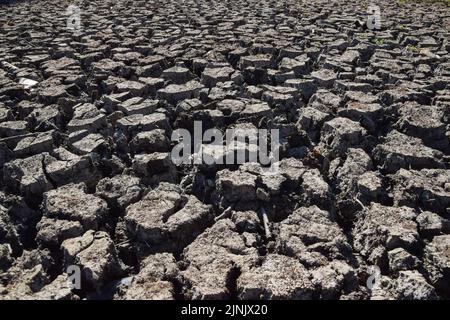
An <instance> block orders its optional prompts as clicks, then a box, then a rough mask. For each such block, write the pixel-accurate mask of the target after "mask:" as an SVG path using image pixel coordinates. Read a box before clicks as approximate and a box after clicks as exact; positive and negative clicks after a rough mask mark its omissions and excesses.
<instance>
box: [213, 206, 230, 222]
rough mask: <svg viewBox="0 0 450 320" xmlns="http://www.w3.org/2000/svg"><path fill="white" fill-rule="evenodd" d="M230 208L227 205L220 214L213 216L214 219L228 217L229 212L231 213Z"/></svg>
mask: <svg viewBox="0 0 450 320" xmlns="http://www.w3.org/2000/svg"><path fill="white" fill-rule="evenodd" d="M231 210H232V207H231V206H229V207H228V208H226V209H225V210H224V211H223V212H222V213H221V214H220V215H218V216H217V217H215V218H214V221H216V222H217V221H219V220H220V219H224V218H226V217H228V215H229V214H231Z"/></svg>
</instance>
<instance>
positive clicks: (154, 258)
mask: <svg viewBox="0 0 450 320" xmlns="http://www.w3.org/2000/svg"><path fill="white" fill-rule="evenodd" d="M140 265H141V270H140V271H139V273H138V274H137V275H135V276H133V277H132V278H131V282H130V283H129V284H128V285H123V286H120V287H119V288H118V292H117V293H116V295H115V297H114V299H119V300H173V299H174V291H175V290H174V288H173V284H172V280H173V279H174V278H176V277H177V276H178V272H179V270H178V266H177V264H176V261H175V258H174V257H173V255H172V254H169V253H157V254H155V255H150V256H148V257H147V258H146V259H145V260H144V261H142V262H141V264H140Z"/></svg>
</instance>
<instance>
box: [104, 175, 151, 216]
mask: <svg viewBox="0 0 450 320" xmlns="http://www.w3.org/2000/svg"><path fill="white" fill-rule="evenodd" d="M141 192H142V188H141V186H140V180H139V178H137V177H133V176H129V175H117V176H114V177H112V178H103V179H102V180H100V181H99V182H98V184H97V187H96V192H95V194H96V195H98V196H100V197H101V198H103V199H105V200H106V202H108V206H109V207H112V208H114V207H115V208H121V209H124V208H126V207H127V206H128V205H129V204H131V203H133V202H135V201H137V200H138V199H139V198H140V196H141Z"/></svg>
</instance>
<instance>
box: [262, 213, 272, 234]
mask: <svg viewBox="0 0 450 320" xmlns="http://www.w3.org/2000/svg"><path fill="white" fill-rule="evenodd" d="M261 215H262V220H263V225H264V232H265V233H266V238H267V239H269V238H271V237H272V234H271V233H270V228H269V218H268V217H267V212H266V209H264V207H261Z"/></svg>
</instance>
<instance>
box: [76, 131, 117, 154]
mask: <svg viewBox="0 0 450 320" xmlns="http://www.w3.org/2000/svg"><path fill="white" fill-rule="evenodd" d="M71 149H72V150H73V152H75V153H76V154H78V155H86V154H89V153H92V152H95V153H98V154H108V153H109V145H108V143H107V142H106V140H105V138H103V136H102V135H101V134H99V133H91V134H89V135H87V136H85V137H84V138H82V139H81V140H79V141H77V142H74V143H72V148H71Z"/></svg>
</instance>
